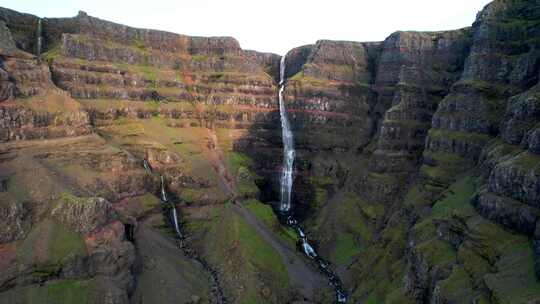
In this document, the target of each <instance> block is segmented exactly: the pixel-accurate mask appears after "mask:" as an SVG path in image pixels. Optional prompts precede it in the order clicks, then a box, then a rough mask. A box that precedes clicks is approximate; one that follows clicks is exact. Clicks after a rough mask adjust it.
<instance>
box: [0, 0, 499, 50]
mask: <svg viewBox="0 0 540 304" xmlns="http://www.w3.org/2000/svg"><path fill="white" fill-rule="evenodd" d="M489 2H491V1H490V0H325V1H322V0H273V1H260V0H259V1H256V0H251V1H249V0H144V1H143V0H2V2H0V6H3V7H7V8H11V9H14V10H18V11H21V12H26V13H31V14H34V15H37V16H40V17H72V16H75V15H76V14H77V12H78V11H79V10H83V11H86V12H87V13H88V14H89V15H91V16H94V17H99V18H101V19H106V20H110V21H114V22H117V23H123V24H126V25H130V26H135V27H142V28H153V29H159V30H166V31H170V32H176V33H180V34H186V35H196V36H233V37H235V38H236V39H238V40H239V41H240V44H241V45H242V47H243V48H244V49H254V50H257V51H266V52H274V53H278V54H285V53H286V52H287V51H288V50H290V49H291V48H294V47H297V46H300V45H305V44H311V43H314V42H315V41H316V40H318V39H333V40H352V41H377V40H384V39H385V38H386V37H387V36H389V35H390V34H391V33H392V32H394V31H396V30H417V31H437V30H450V29H457V28H462V27H466V26H470V25H471V24H472V23H473V21H474V19H475V17H476V14H477V13H478V12H479V11H480V10H481V9H482V8H483V7H484V6H485V5H486V4H487V3H489Z"/></svg>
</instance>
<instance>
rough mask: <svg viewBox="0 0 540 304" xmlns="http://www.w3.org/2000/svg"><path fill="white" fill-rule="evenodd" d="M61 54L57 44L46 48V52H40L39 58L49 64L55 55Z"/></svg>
mask: <svg viewBox="0 0 540 304" xmlns="http://www.w3.org/2000/svg"><path fill="white" fill-rule="evenodd" d="M60 54H61V49H60V47H59V46H57V47H55V48H52V49H50V50H48V51H47V52H45V53H43V54H41V58H42V59H43V60H45V61H46V62H48V63H49V64H51V63H52V62H53V61H54V59H55V58H56V57H58V56H59V55H60Z"/></svg>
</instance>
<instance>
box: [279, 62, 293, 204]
mask: <svg viewBox="0 0 540 304" xmlns="http://www.w3.org/2000/svg"><path fill="white" fill-rule="evenodd" d="M279 78H280V79H279V86H280V87H279V113H280V116H281V133H282V137H283V168H282V171H281V204H280V208H279V209H280V211H282V212H288V211H289V210H290V209H291V192H292V185H293V164H294V155H295V152H294V140H293V134H292V131H291V124H290V123H289V118H288V117H287V110H286V109H285V102H284V100H283V92H284V91H285V56H283V57H281V63H280V66H279Z"/></svg>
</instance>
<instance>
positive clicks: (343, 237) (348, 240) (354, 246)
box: [332, 233, 361, 265]
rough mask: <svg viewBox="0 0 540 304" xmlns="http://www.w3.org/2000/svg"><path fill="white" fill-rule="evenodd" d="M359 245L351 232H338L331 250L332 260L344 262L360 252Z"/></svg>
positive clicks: (340, 263) (339, 262)
mask: <svg viewBox="0 0 540 304" xmlns="http://www.w3.org/2000/svg"><path fill="white" fill-rule="evenodd" d="M360 250H361V248H360V246H359V245H358V243H357V242H356V241H355V239H354V235H352V234H351V233H340V234H339V235H338V237H337V239H336V244H335V247H334V250H333V251H332V261H335V262H337V263H338V264H339V265H342V264H345V263H346V262H348V261H349V260H350V259H351V258H352V257H353V256H355V255H357V254H358V253H360Z"/></svg>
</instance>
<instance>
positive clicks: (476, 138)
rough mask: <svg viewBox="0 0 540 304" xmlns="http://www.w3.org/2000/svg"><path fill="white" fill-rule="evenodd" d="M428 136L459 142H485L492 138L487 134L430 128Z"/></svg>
mask: <svg viewBox="0 0 540 304" xmlns="http://www.w3.org/2000/svg"><path fill="white" fill-rule="evenodd" d="M428 136H429V137H431V138H433V139H439V138H441V139H449V140H454V141H457V142H475V143H485V142H487V141H488V140H490V139H491V137H490V136H489V135H487V134H481V133H471V132H458V131H448V130H443V129H430V130H429V133H428Z"/></svg>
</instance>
